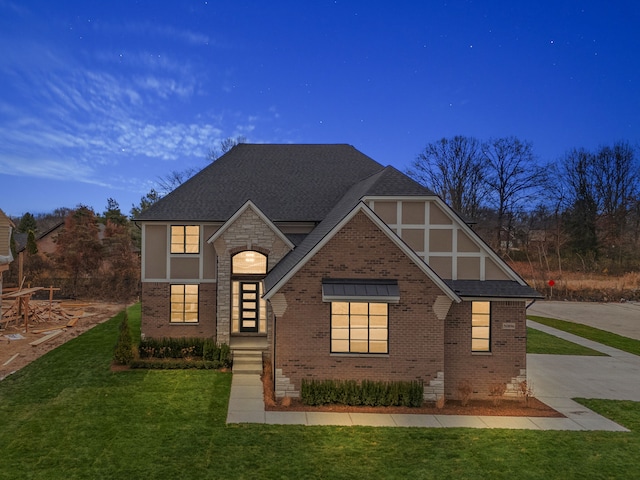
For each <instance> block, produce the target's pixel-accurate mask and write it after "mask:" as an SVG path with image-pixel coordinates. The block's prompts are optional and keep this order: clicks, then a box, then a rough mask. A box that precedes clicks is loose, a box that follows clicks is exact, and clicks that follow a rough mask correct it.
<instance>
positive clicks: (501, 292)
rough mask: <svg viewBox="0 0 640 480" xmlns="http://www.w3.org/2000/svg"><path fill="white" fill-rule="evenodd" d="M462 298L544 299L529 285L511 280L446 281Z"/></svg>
mask: <svg viewBox="0 0 640 480" xmlns="http://www.w3.org/2000/svg"><path fill="white" fill-rule="evenodd" d="M445 283H446V284H447V285H449V287H451V290H453V291H454V292H456V293H457V294H458V295H460V296H461V297H493V298H544V297H543V296H542V295H541V294H540V293H538V292H536V291H535V290H534V289H533V288H531V287H530V286H529V285H526V284H525V285H521V284H520V283H518V282H515V281H511V280H484V281H480V280H445Z"/></svg>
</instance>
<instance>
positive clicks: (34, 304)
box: [0, 287, 90, 346]
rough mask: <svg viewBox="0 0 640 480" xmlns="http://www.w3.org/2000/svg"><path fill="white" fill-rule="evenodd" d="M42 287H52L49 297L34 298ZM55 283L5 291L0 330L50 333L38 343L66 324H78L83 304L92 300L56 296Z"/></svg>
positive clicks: (43, 288)
mask: <svg viewBox="0 0 640 480" xmlns="http://www.w3.org/2000/svg"><path fill="white" fill-rule="evenodd" d="M42 290H48V291H49V300H33V298H32V297H33V295H34V294H35V293H36V292H40V291H42ZM55 290H58V289H57V288H53V287H48V288H45V287H33V288H26V289H18V290H15V291H6V290H5V293H4V294H3V295H2V308H1V312H2V315H1V316H0V332H3V333H9V334H11V333H12V332H16V331H20V332H22V333H28V332H31V333H36V334H38V333H47V335H46V336H45V337H42V338H40V339H38V340H37V341H36V342H32V343H31V345H33V346H36V345H39V344H40V343H44V342H45V341H47V340H50V339H51V338H55V337H56V336H58V335H59V334H60V333H62V331H63V330H64V329H65V328H71V327H75V326H76V324H77V322H78V320H79V319H80V318H82V317H83V316H85V312H84V311H83V310H82V308H83V307H86V306H89V305H90V304H79V303H76V302H62V301H58V300H53V292H54V291H55Z"/></svg>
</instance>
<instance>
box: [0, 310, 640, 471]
mask: <svg viewBox="0 0 640 480" xmlns="http://www.w3.org/2000/svg"><path fill="white" fill-rule="evenodd" d="M139 312H140V311H139V307H136V308H134V309H132V310H131V313H130V318H131V321H132V322H131V325H132V331H133V332H134V334H136V332H139ZM119 321H120V318H118V317H116V318H114V319H112V320H110V321H108V322H105V323H103V324H100V325H98V326H96V327H95V328H93V329H92V330H90V331H88V332H86V333H85V334H83V335H82V336H80V337H78V338H76V339H74V340H72V341H70V342H68V343H66V344H65V345H63V346H61V347H59V348H57V349H55V350H53V351H52V352H50V353H48V354H46V355H45V356H43V357H42V358H40V359H39V360H37V361H35V362H33V363H31V364H30V365H29V366H27V367H25V368H24V369H22V370H21V371H19V372H18V373H16V374H14V375H12V376H10V377H8V378H7V379H6V380H4V381H2V382H0V479H18V478H19V479H47V480H52V479H92V480H95V479H134V478H145V479H171V480H175V479H191V480H192V479H207V478H212V479H213V478H216V479H244V478H246V479H257V478H260V479H271V478H278V479H288V478H291V479H353V478H372V479H373V478H376V479H377V478H385V479H386V478H398V479H406V478H421V479H422V478H437V479H460V478H464V479H481V478H483V479H484V478H494V479H503V478H504V479H513V478H518V479H538V478H540V479H553V478H562V479H567V478H581V479H590V478H593V479H601V478H640V462H638V461H637V452H638V451H640V403H634V402H616V401H603V400H587V401H584V402H585V403H586V404H587V406H589V407H590V408H593V409H595V410H597V411H600V412H603V413H605V414H606V415H607V416H608V417H609V418H612V419H613V420H614V421H617V422H619V423H621V424H623V425H625V426H626V427H627V428H630V429H631V430H632V432H630V433H615V432H562V431H519V430H500V429H496V430H489V429H487V430H476V429H456V428H454V429H428V428H371V427H303V426H282V425H272V426H270V425H226V424H225V418H226V411H227V400H228V396H229V390H230V384H231V374H229V373H220V372H215V371H208V370H206V371H203V370H182V371H175V370H168V371H140V370H134V371H126V372H118V373H115V372H111V371H110V370H109V364H110V359H111V354H112V351H113V346H114V344H115V341H116V337H117V333H118V323H119Z"/></svg>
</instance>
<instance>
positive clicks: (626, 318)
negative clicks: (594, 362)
mask: <svg viewBox="0 0 640 480" xmlns="http://www.w3.org/2000/svg"><path fill="white" fill-rule="evenodd" d="M527 314H529V315H538V316H540V317H549V318H558V319H560V320H567V321H569V322H576V323H582V324H584V325H589V326H590V327H595V328H599V329H601V330H607V331H608V332H613V333H617V334H618V335H622V336H623V337H629V338H635V339H636V340H640V303H638V302H626V303H597V302H555V301H546V300H545V301H537V302H535V303H534V304H533V305H531V306H530V307H529V308H528V309H527Z"/></svg>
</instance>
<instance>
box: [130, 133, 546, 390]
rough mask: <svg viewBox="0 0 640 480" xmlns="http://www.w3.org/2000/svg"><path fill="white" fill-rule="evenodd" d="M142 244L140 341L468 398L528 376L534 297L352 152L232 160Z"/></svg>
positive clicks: (461, 228)
mask: <svg viewBox="0 0 640 480" xmlns="http://www.w3.org/2000/svg"><path fill="white" fill-rule="evenodd" d="M137 222H138V223H139V225H140V226H141V228H142V333H143V335H145V336H148V337H180V336H188V337H193V336H203V337H213V338H215V339H216V340H217V341H218V342H224V343H228V344H229V345H230V346H231V348H232V351H233V350H234V349H236V348H241V347H245V348H246V346H247V345H251V346H252V348H256V349H259V350H261V351H262V352H264V357H265V359H267V360H269V361H270V362H271V363H272V365H273V368H274V372H275V376H276V385H277V387H276V395H277V396H280V397H281V396H285V395H288V396H295V395H297V394H298V393H299V389H300V384H301V381H302V379H303V378H318V379H324V378H332V379H356V380H359V379H371V380H422V381H423V382H424V384H425V398H431V399H433V398H435V397H436V396H437V395H442V394H445V395H446V396H447V397H453V396H454V395H455V393H456V386H457V385H458V384H459V382H460V381H462V380H468V381H469V382H470V383H471V385H472V386H473V388H474V391H475V392H476V395H477V396H487V395H488V394H489V387H490V385H492V384H494V383H498V382H500V383H506V384H513V383H514V382H516V381H517V379H521V378H522V376H523V375H525V372H526V370H525V369H526V325H525V307H526V303H527V301H528V300H530V299H533V298H537V297H539V294H538V293H537V292H535V291H534V290H532V289H531V288H530V287H529V286H527V284H526V283H525V282H524V281H523V280H522V279H521V278H520V277H519V276H518V275H517V274H516V273H515V272H514V271H513V270H512V269H511V268H510V267H509V266H508V265H507V264H506V263H504V262H503V261H502V260H501V259H500V258H499V257H498V256H497V255H496V254H495V253H494V252H493V251H492V250H491V249H490V248H489V247H488V246H487V245H486V244H485V243H484V242H483V241H482V240H481V239H480V238H479V237H478V236H477V235H476V234H475V233H474V232H473V230H472V229H471V228H470V227H469V226H468V225H467V224H466V223H465V222H464V221H462V219H461V218H460V217H459V216H458V215H457V214H456V213H455V212H454V211H452V210H451V209H450V208H449V207H448V206H447V205H446V204H445V203H444V202H443V201H442V200H441V199H440V198H439V197H437V196H436V195H434V194H433V192H431V191H429V190H428V189H426V188H424V187H423V186H421V185H419V184H417V183H416V182H415V181H413V180H412V179H410V178H409V177H407V176H406V175H404V174H402V173H401V172H399V171H398V170H396V169H394V168H393V167H384V166H382V165H380V164H379V163H377V162H375V161H374V160H372V159H371V158H369V157H367V156H366V155H364V154H362V153H361V152H359V151H357V150H356V149H355V148H353V147H351V146H348V145H251V144H240V145H238V146H236V147H234V148H233V149H232V150H231V151H229V152H228V153H227V154H225V155H223V156H222V157H220V158H219V159H218V160H216V161H215V162H214V163H212V164H211V165H209V166H208V167H206V168H205V169H204V170H202V171H201V172H200V173H198V174H197V175H195V176H194V177H193V178H191V179H190V180H189V181H187V182H185V183H184V184H183V185H181V186H180V187H178V188H177V189H176V190H174V191H173V192H171V193H170V194H169V195H167V196H166V197H164V198H163V199H161V200H160V201H159V202H157V203H156V204H155V205H153V206H152V207H151V208H149V209H148V210H147V211H146V212H144V213H143V214H142V215H141V216H140V217H139V218H138V219H137Z"/></svg>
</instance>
